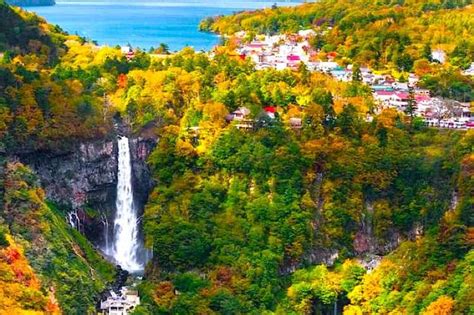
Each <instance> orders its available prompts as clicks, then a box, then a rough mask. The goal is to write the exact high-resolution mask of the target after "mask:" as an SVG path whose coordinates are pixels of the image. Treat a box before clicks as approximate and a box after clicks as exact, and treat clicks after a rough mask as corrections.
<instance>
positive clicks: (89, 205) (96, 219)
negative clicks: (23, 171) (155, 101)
mask: <svg viewBox="0 0 474 315" xmlns="http://www.w3.org/2000/svg"><path fill="white" fill-rule="evenodd" d="M155 144H156V139H153V138H146V139H145V138H140V137H137V138H133V137H131V138H130V151H131V155H132V160H133V163H132V164H133V165H132V168H133V185H134V191H135V195H136V196H135V200H136V203H137V205H138V206H139V207H140V208H141V209H142V208H143V206H144V204H145V203H146V201H147V197H148V194H149V192H150V191H151V189H152V188H153V180H152V179H151V176H150V171H149V170H148V167H147V164H146V159H147V158H148V155H149V154H150V153H151V151H152V150H153V148H154V146H155ZM20 160H21V161H22V162H23V163H25V164H27V165H28V166H30V167H31V168H32V169H33V170H34V171H35V173H36V174H37V175H38V177H39V178H40V181H41V186H42V187H43V189H44V190H45V192H46V195H47V198H48V199H49V200H51V201H53V202H55V203H57V204H59V205H61V206H62V207H65V208H66V209H69V211H70V215H69V220H70V222H71V223H72V224H74V225H75V226H76V228H77V229H79V230H80V231H81V232H83V233H84V234H85V235H86V236H87V237H88V239H89V240H91V241H92V242H93V243H94V244H95V245H97V246H99V247H103V245H104V243H105V233H104V230H105V229H104V228H105V227H106V223H108V226H109V239H111V235H110V233H112V229H111V228H112V226H113V218H114V214H115V200H116V186H117V171H118V167H117V141H116V140H115V138H112V139H102V140H97V141H91V142H84V143H78V144H77V145H75V146H72V147H70V148H69V149H68V150H65V151H63V152H34V153H27V154H23V155H22V156H20Z"/></svg>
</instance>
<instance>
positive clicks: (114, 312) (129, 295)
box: [100, 287, 140, 315]
mask: <svg viewBox="0 0 474 315" xmlns="http://www.w3.org/2000/svg"><path fill="white" fill-rule="evenodd" d="M139 304H140V297H139V296H138V292H137V291H132V290H129V289H128V288H126V287H123V288H122V289H121V291H120V294H116V293H115V292H113V291H110V296H109V297H107V299H106V300H105V301H101V302H100V309H101V311H102V313H103V314H108V315H127V314H130V313H131V312H132V311H133V309H134V308H135V307H136V306H138V305H139Z"/></svg>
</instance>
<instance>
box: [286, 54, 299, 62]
mask: <svg viewBox="0 0 474 315" xmlns="http://www.w3.org/2000/svg"><path fill="white" fill-rule="evenodd" d="M286 59H287V60H288V61H300V60H301V58H300V56H297V55H289V56H287V57H286Z"/></svg>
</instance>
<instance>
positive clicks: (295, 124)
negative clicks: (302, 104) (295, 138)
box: [290, 117, 303, 129]
mask: <svg viewBox="0 0 474 315" xmlns="http://www.w3.org/2000/svg"><path fill="white" fill-rule="evenodd" d="M302 126H303V125H302V121H301V118H297V117H291V118H290V127H291V128H293V129H301V128H302Z"/></svg>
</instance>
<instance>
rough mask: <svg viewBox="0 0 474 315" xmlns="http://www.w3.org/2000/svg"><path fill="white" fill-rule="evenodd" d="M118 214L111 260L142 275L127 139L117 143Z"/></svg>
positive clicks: (121, 139)
mask: <svg viewBox="0 0 474 315" xmlns="http://www.w3.org/2000/svg"><path fill="white" fill-rule="evenodd" d="M116 207H117V211H116V213H115V220H114V240H113V248H112V252H111V254H112V256H113V258H114V259H115V261H116V262H117V264H119V265H120V266H121V267H122V268H123V269H125V270H127V271H130V272H139V271H142V270H143V269H144V265H143V263H142V262H140V259H139V254H138V252H139V250H140V248H141V246H140V244H141V242H140V239H139V236H138V228H139V224H138V218H137V209H136V207H135V204H134V201H133V189H132V163H131V158H130V147H129V142H128V138H127V137H120V138H119V139H118V182H117V200H116Z"/></svg>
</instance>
